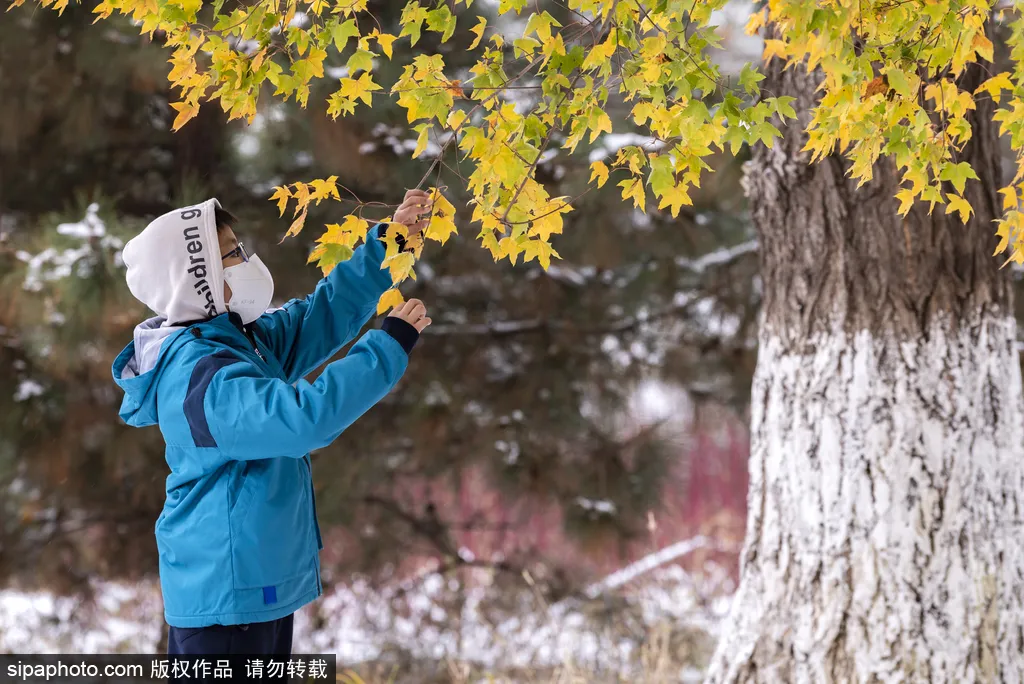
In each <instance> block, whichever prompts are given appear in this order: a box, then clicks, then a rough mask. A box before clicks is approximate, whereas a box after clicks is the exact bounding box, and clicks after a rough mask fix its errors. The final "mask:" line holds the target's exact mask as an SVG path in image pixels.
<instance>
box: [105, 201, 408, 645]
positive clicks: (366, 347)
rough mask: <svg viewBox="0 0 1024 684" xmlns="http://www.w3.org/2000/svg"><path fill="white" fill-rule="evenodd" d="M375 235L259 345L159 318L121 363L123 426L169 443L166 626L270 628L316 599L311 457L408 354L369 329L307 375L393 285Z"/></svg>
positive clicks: (258, 325)
mask: <svg viewBox="0 0 1024 684" xmlns="http://www.w3.org/2000/svg"><path fill="white" fill-rule="evenodd" d="M185 215H186V214H185V213H183V214H182V216H185ZM376 230H378V229H375V231H376ZM167 232H168V233H169V234H170V232H172V231H167ZM179 232H180V231H179ZM375 235H376V233H371V239H368V240H367V243H366V244H365V245H364V246H362V247H360V248H359V249H357V250H356V251H355V254H354V255H353V257H352V258H351V259H350V260H349V261H347V262H344V263H342V264H339V265H338V266H337V267H336V268H335V269H334V270H333V271H332V272H331V274H330V275H329V276H327V277H326V278H324V279H323V280H322V281H321V282H320V283H319V285H318V286H317V287H316V290H315V291H314V292H313V294H311V295H310V296H308V297H306V298H305V299H304V300H294V301H292V302H289V303H288V304H286V305H285V306H284V308H282V309H279V310H277V311H274V312H270V313H267V314H264V315H263V316H262V317H261V318H259V319H257V320H256V321H255V322H254V323H253V324H252V325H250V326H247V327H248V329H249V332H250V333H251V337H250V335H247V334H246V331H245V330H244V329H243V327H242V326H241V320H240V319H239V318H238V317H237V316H236V315H234V314H227V313H222V314H220V315H217V316H215V317H212V318H209V319H207V320H202V321H201V322H196V323H192V324H188V325H176V326H168V325H166V323H165V322H164V321H163V320H162V319H160V318H159V317H158V318H156V319H151V320H150V321H147V322H146V323H144V324H142V325H141V326H139V328H138V329H137V330H136V335H135V341H133V342H132V343H131V344H129V345H128V346H127V347H126V348H125V349H124V351H123V352H121V354H120V355H119V356H118V357H117V359H116V360H115V361H114V364H113V375H114V379H115V381H116V382H117V384H118V385H119V386H120V387H121V388H122V389H123V390H124V392H125V396H124V401H123V404H122V406H121V411H120V415H121V417H122V418H123V419H124V420H125V421H127V422H128V424H130V425H133V426H136V427H145V426H149V425H159V426H160V431H161V432H162V433H163V436H164V440H165V441H166V444H167V450H166V455H167V464H168V466H169V467H170V470H171V472H170V475H169V476H168V477H167V499H166V502H165V504H164V508H163V512H162V513H161V515H160V517H159V519H158V520H157V523H156V540H157V547H158V549H159V555H160V582H161V588H162V591H163V598H164V610H165V618H166V620H167V622H168V623H169V624H170V625H172V626H175V627H204V626H208V625H214V624H224V625H228V624H244V623H251V622H264V621H269V620H274V619H277V618H280V617H284V616H286V615H289V614H290V613H292V612H294V611H295V610H297V609H298V608H300V607H301V606H303V605H305V604H306V603H309V602H310V601H312V600H313V599H315V598H316V597H317V596H319V595H320V593H321V591H322V588H321V583H320V560H319V553H318V552H319V550H320V549H321V548H323V544H322V542H321V539H320V529H319V526H318V524H317V519H316V505H315V501H314V494H313V482H312V477H311V466H310V459H309V452H310V451H313V450H315V449H320V448H322V447H325V446H327V445H328V444H330V443H331V442H333V441H334V440H335V439H336V438H337V437H338V435H340V434H341V432H342V431H343V430H344V429H345V428H346V427H348V426H349V425H351V424H352V423H353V421H355V420H356V419H357V418H359V417H360V416H361V415H362V414H363V413H364V412H366V411H367V410H368V409H369V408H370V407H372V406H373V405H374V404H376V403H377V402H378V401H379V400H380V399H381V398H382V397H384V396H385V395H386V394H387V393H388V392H389V391H390V390H391V389H392V387H394V385H395V383H396V382H397V381H398V380H399V378H400V377H401V376H402V374H403V373H404V371H405V369H406V365H407V363H408V355H407V352H406V351H405V349H403V345H401V344H399V342H397V341H396V340H395V339H394V338H393V337H392V336H390V335H388V334H387V333H386V332H384V331H382V330H371V331H369V332H367V333H366V334H365V335H363V336H362V338H361V339H360V340H359V341H358V342H357V343H356V344H355V345H354V346H353V347H352V349H351V350H350V351H349V353H348V354H347V355H346V356H345V357H344V358H342V359H340V360H337V361H334V362H333V363H330V364H329V365H327V367H326V368H325V370H324V371H323V373H322V374H321V375H320V377H319V378H318V379H317V380H316V381H315V382H308V381H307V380H305V379H304V377H305V376H306V375H307V374H309V373H310V372H311V371H313V370H314V369H316V368H317V367H318V366H320V365H321V364H323V363H324V362H325V361H326V360H327V359H329V358H330V357H331V356H332V355H334V354H335V353H337V352H338V350H339V349H340V348H341V347H342V346H344V345H345V344H347V343H348V342H349V341H351V340H352V339H353V338H354V337H355V336H356V335H357V334H358V333H359V331H360V330H361V329H362V327H363V325H364V324H365V323H366V322H367V321H368V320H369V319H370V317H371V316H372V315H373V314H374V311H375V307H376V303H377V300H378V298H379V297H380V295H381V294H382V293H383V292H384V291H385V290H386V289H387V288H388V287H389V286H390V285H391V281H390V278H389V277H388V273H387V271H382V270H381V269H380V265H381V261H382V259H383V257H384V249H383V245H382V244H381V243H380V242H379V240H376V239H372V238H373V237H374V236H375ZM205 247H207V248H209V249H210V250H212V249H214V247H213V246H212V245H205ZM189 251H192V250H189ZM200 253H201V252H200ZM126 261H127V259H126ZM193 261H194V259H193ZM211 262H212V259H211ZM155 275H158V274H155ZM214 282H218V281H217V280H214ZM221 282H222V281H221ZM200 289H201V288H197V291H199V290H200ZM222 298H223V297H222V296H221V297H219V298H218V302H219V301H221V300H222ZM218 306H219V304H218Z"/></svg>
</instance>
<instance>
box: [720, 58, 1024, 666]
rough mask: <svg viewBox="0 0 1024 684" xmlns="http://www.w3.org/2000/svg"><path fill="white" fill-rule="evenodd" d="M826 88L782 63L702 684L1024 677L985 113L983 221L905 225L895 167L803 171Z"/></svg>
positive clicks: (1011, 334) (1003, 298) (1010, 410)
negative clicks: (711, 645) (737, 486)
mask: <svg viewBox="0 0 1024 684" xmlns="http://www.w3.org/2000/svg"><path fill="white" fill-rule="evenodd" d="M774 64H775V65H778V64H779V60H775V62H774ZM972 81H973V85H972ZM979 81H980V79H979V78H978V74H977V73H975V74H967V75H966V76H965V78H964V79H963V82H962V83H961V88H962V89H966V90H968V92H970V91H972V90H973V88H974V85H976V84H977V83H978V82H979ZM816 83H817V79H816V78H815V77H814V76H813V75H811V76H809V75H808V74H806V72H805V71H804V70H803V68H802V67H800V68H798V69H792V68H791V69H789V70H787V71H785V72H783V71H782V69H781V68H779V67H778V66H775V67H774V68H771V69H769V70H768V74H767V80H766V81H765V83H764V86H765V90H766V92H772V93H773V94H778V95H792V96H794V97H796V98H797V103H795V105H794V106H796V107H797V108H798V111H799V112H800V117H801V118H800V124H801V125H797V124H796V123H794V124H793V125H791V126H790V127H789V129H788V131H787V132H786V134H785V137H784V139H783V140H780V141H778V143H777V144H776V146H775V148H774V149H771V150H768V149H760V150H759V151H757V152H756V153H755V154H754V157H753V159H752V161H751V162H749V164H748V168H747V173H746V177H745V189H746V191H747V195H748V197H749V200H750V203H751V207H752V212H753V217H754V222H755V224H756V227H757V230H758V232H759V235H760V240H761V248H762V253H761V268H762V278H763V285H764V309H763V311H762V320H761V330H760V351H759V357H758V363H757V370H756V372H755V378H754V384H753V391H752V403H751V406H752V419H751V423H752V425H751V432H752V435H751V437H752V444H751V455H750V491H749V498H748V501H749V515H748V520H747V537H746V546H745V549H744V552H743V557H742V568H741V582H740V588H739V590H738V592H737V594H736V597H735V599H734V604H733V609H732V613H731V615H730V618H729V621H728V624H727V627H726V629H725V631H724V633H723V637H722V639H721V641H720V644H719V648H718V651H717V653H716V655H715V657H714V659H713V661H712V665H711V672H710V676H709V681H710V682H787V683H789V682H794V683H796V682H896V681H899V682H958V683H959V682H1021V681H1024V621H1022V600H1024V554H1022V546H1024V543H1022V542H1024V540H1022V534H1024V529H1022V528H1021V526H1020V520H1021V517H1020V516H1021V511H1020V505H1021V503H1022V497H1024V494H1022V490H1024V478H1022V465H1024V448H1022V437H1024V423H1022V415H1024V411H1022V403H1021V399H1022V397H1021V375H1020V368H1019V365H1018V360H1017V352H1016V349H1015V337H1016V323H1015V321H1014V318H1013V314H1012V306H1011V290H1010V284H1009V282H1008V280H1007V274H1006V272H1005V271H1001V270H1000V269H999V264H1000V260H999V259H998V258H994V257H993V256H992V253H993V251H994V248H995V245H996V239H995V237H994V228H993V224H992V223H991V221H992V219H993V218H994V217H995V216H996V214H997V211H998V208H999V203H998V201H997V193H996V190H997V189H998V188H999V187H1000V186H999V182H998V181H999V162H998V147H997V140H996V138H997V132H996V130H995V126H994V124H993V123H992V121H991V114H992V111H991V109H992V108H991V106H990V103H987V102H986V103H979V108H978V111H977V112H976V114H977V116H976V118H975V120H974V121H973V124H974V140H973V141H972V142H971V143H970V144H969V146H968V148H967V149H966V150H965V152H964V155H963V158H964V159H966V160H967V161H969V162H971V164H972V166H973V167H974V169H975V170H976V171H977V173H978V175H979V177H980V178H981V181H980V182H978V181H970V183H969V185H968V188H967V198H968V200H969V201H970V202H971V204H972V205H973V207H974V209H975V211H976V216H975V218H974V219H973V220H972V221H971V222H970V224H969V225H968V226H966V227H965V226H963V225H962V224H961V223H960V222H959V220H958V219H956V218H955V217H953V216H950V217H947V216H945V215H944V214H943V209H942V208H941V207H936V208H935V211H934V213H933V214H932V215H931V216H929V215H928V210H927V206H923V207H915V208H914V210H913V211H912V212H911V214H910V215H908V216H907V218H906V219H901V218H900V217H899V216H898V215H897V213H896V202H895V200H893V199H892V198H893V195H894V194H895V192H896V186H897V185H898V176H897V175H896V172H895V170H894V168H893V166H892V164H891V163H889V162H888V161H881V162H879V163H878V164H877V165H876V167H875V179H874V180H873V181H872V182H870V183H867V184H866V185H865V186H863V187H862V188H861V189H859V190H856V189H855V185H856V183H855V182H853V181H851V180H849V179H848V178H847V177H846V173H845V172H846V170H847V168H848V164H847V163H846V162H844V161H842V160H841V159H839V158H835V157H833V158H830V159H828V160H826V161H823V162H821V163H819V164H815V165H813V166H809V165H808V156H807V155H806V154H804V153H801V152H800V149H801V147H802V146H803V144H804V142H805V140H806V137H805V136H804V135H803V133H802V130H803V127H804V126H805V125H806V123H807V120H808V118H809V111H810V108H811V107H812V106H813V105H814V102H815V98H814V88H815V86H816Z"/></svg>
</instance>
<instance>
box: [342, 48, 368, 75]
mask: <svg viewBox="0 0 1024 684" xmlns="http://www.w3.org/2000/svg"><path fill="white" fill-rule="evenodd" d="M357 71H373V53H372V52H370V51H369V50H356V51H355V53H354V54H353V55H352V56H351V57H349V58H348V72H349V73H350V74H355V73H356V72H357Z"/></svg>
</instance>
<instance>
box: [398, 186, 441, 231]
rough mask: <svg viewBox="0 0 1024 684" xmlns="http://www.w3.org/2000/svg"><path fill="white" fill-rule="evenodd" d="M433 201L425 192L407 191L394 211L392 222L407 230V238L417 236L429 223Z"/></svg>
mask: <svg viewBox="0 0 1024 684" xmlns="http://www.w3.org/2000/svg"><path fill="white" fill-rule="evenodd" d="M433 208H434V201H433V200H432V199H431V198H430V193H428V192H427V191H426V190H409V191H408V192H406V193H405V199H404V200H403V201H402V204H400V205H399V207H398V210H397V211H395V217H394V219H393V220H394V222H395V223H401V224H402V225H403V226H405V227H406V228H408V229H409V237H412V236H413V235H418V234H419V233H421V232H423V229H424V228H426V227H427V224H428V223H430V212H431V211H432V210H433Z"/></svg>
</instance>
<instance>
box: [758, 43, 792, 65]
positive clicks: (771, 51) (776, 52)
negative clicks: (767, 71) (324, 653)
mask: <svg viewBox="0 0 1024 684" xmlns="http://www.w3.org/2000/svg"><path fill="white" fill-rule="evenodd" d="M761 57H762V59H763V60H764V63H765V64H767V63H768V62H770V61H772V58H773V57H779V58H780V59H783V60H784V59H786V42H785V41H782V40H775V39H774V38H768V39H767V40H765V41H764V52H763V53H762V55H761Z"/></svg>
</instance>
